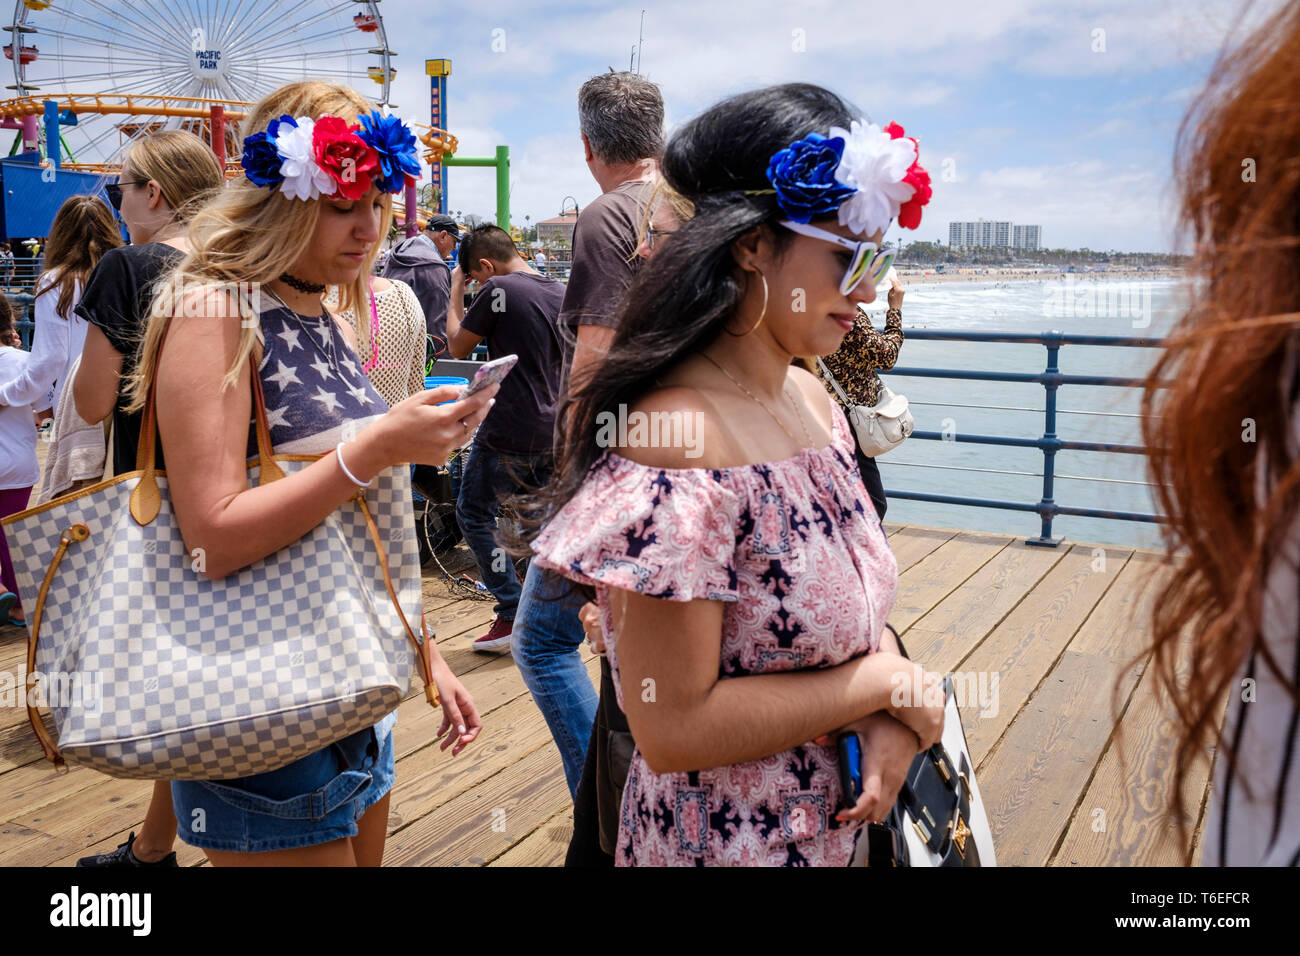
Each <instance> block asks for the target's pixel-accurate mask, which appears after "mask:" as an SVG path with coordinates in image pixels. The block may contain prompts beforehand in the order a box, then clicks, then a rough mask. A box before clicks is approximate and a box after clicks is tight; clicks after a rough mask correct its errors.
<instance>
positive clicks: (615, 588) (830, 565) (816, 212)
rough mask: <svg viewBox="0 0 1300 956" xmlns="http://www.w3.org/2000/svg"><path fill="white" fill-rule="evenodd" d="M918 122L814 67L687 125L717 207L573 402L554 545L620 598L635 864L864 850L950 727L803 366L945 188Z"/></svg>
mask: <svg viewBox="0 0 1300 956" xmlns="http://www.w3.org/2000/svg"><path fill="white" fill-rule="evenodd" d="M893 129H896V130H897V127H893ZM901 133H902V131H901V130H897V134H891V133H890V132H887V131H883V130H881V129H880V128H879V127H876V126H874V125H872V124H870V123H867V122H866V121H865V120H863V121H858V120H854V119H853V114H852V113H851V112H850V111H849V109H848V107H847V106H846V105H845V104H844V103H843V101H841V100H840V99H839V97H837V96H835V95H834V94H833V93H830V92H828V91H826V90H824V89H821V88H819V87H816V86H810V85H805V84H791V85H786V86H778V87H772V88H768V89H763V90H757V91H754V92H751V93H745V94H741V95H739V96H736V97H733V98H731V99H729V100H726V101H724V102H723V103H721V104H719V105H717V106H715V107H714V108H712V109H710V110H708V111H706V112H705V113H704V114H702V115H701V116H699V117H697V118H696V119H695V120H693V121H691V122H690V123H688V124H687V125H686V126H685V127H684V128H683V129H682V130H680V131H679V132H678V133H677V134H676V135H675V136H674V137H673V139H672V141H671V142H670V143H669V144H668V147H667V150H666V152H665V154H664V160H663V165H662V170H663V174H664V177H665V179H666V180H667V182H668V184H669V185H670V186H671V187H672V188H673V189H674V190H676V191H677V192H678V193H680V194H681V195H682V196H683V197H685V198H686V199H687V200H689V201H690V202H691V203H692V204H693V205H694V208H695V217H694V218H693V219H691V220H690V221H688V222H685V223H683V224H682V225H681V226H680V227H679V228H678V229H677V230H676V232H675V233H674V235H673V237H672V240H671V241H669V242H665V243H664V244H663V247H662V249H657V250H656V252H655V255H654V257H653V258H652V259H650V260H649V262H648V263H647V264H646V265H645V266H644V267H643V268H642V269H641V270H640V273H639V275H638V278H637V279H636V281H635V283H634V285H633V288H632V291H631V292H630V293H629V295H628V297H627V299H626V303H625V305H624V307H623V310H622V314H621V316H620V318H619V322H618V324H617V332H616V333H615V336H614V339H613V344H612V347H611V349H610V352H609V354H608V355H607V356H606V358H605V359H604V361H603V362H602V363H600V365H599V366H597V367H596V368H595V371H594V373H593V374H592V375H591V376H590V378H589V379H588V381H587V382H586V383H585V384H584V385H583V387H582V388H580V389H579V390H578V392H577V393H576V394H575V395H574V396H573V397H572V399H571V400H569V401H567V402H566V403H565V405H564V407H563V409H562V411H561V412H560V414H561V415H562V416H564V417H565V418H566V420H567V423H568V427H567V429H566V430H565V434H564V435H563V437H562V440H561V441H560V443H559V447H558V449H557V462H556V472H555V478H554V480H553V481H552V483H551V484H550V485H549V486H548V487H547V489H545V491H544V492H543V494H542V495H541V496H539V498H537V499H535V500H534V501H533V502H531V505H532V508H531V509H530V511H529V513H530V514H531V517H532V519H533V522H534V526H535V527H536V526H541V527H542V530H541V531H540V533H538V534H537V535H536V537H535V539H534V540H533V542H532V547H533V550H534V551H535V552H536V554H537V560H538V561H539V562H541V563H542V564H544V565H546V566H547V567H550V568H552V569H554V570H556V571H558V572H559V573H561V574H564V575H566V576H568V577H570V578H571V579H573V580H574V581H576V582H579V583H580V584H583V585H589V586H594V588H595V591H596V602H597V605H598V607H599V609H600V613H601V623H602V627H603V631H604V633H605V635H606V648H607V653H608V656H609V661H610V665H611V668H612V671H613V676H614V683H615V689H616V692H617V695H618V698H619V705H620V706H621V707H622V708H623V710H624V711H625V712H626V714H627V718H628V723H629V725H630V727H631V729H632V734H633V736H634V738H635V739H636V743H637V749H636V752H635V753H634V755H633V757H632V764H631V768H630V770H629V773H628V778H627V785H626V788H625V790H624V795H623V803H622V815H621V822H620V827H619V843H618V853H617V862H618V863H619V864H622V865H656V864H660V865H662V864H681V865H727V864H731V865H735V864H749V865H801V864H817V865H844V864H846V863H847V862H848V861H849V859H850V858H851V856H852V853H853V848H854V844H855V842H856V839H857V834H858V830H859V828H860V826H861V823H862V821H864V820H868V819H880V818H882V817H883V816H884V815H885V814H886V813H887V812H888V810H889V808H890V806H891V805H892V803H893V799H894V795H895V794H896V793H897V790H898V786H899V784H901V781H902V776H903V773H904V772H905V770H906V768H907V766H908V764H909V763H910V761H911V759H912V757H913V756H914V755H915V753H916V752H917V750H918V747H925V746H929V745H930V744H931V743H933V742H934V741H935V740H936V739H937V738H938V736H939V733H940V731H941V729H942V723H943V713H942V707H941V706H939V705H938V704H936V703H934V700H935V697H936V696H938V697H939V698H940V699H941V698H942V695H941V694H938V695H935V694H934V693H931V694H928V695H927V694H925V693H924V690H925V689H926V688H935V687H937V683H938V676H937V675H934V674H929V673H926V672H925V671H923V670H922V669H921V668H919V667H917V666H916V665H913V664H911V663H910V662H909V661H907V660H906V659H905V658H904V657H902V656H901V655H900V654H899V650H900V648H899V647H898V645H897V643H896V641H895V639H894V638H893V637H892V636H891V635H890V634H888V633H886V628H885V619H886V616H887V615H888V613H889V609H890V606H891V605H892V603H893V596H894V591H895V588H896V584H897V565H896V563H895V562H894V559H893V555H892V554H891V553H890V550H889V547H888V545H887V544H886V542H885V537H884V534H883V532H882V531H881V529H880V526H879V523H878V521H877V520H876V518H875V516H874V514H872V513H871V511H870V504H869V502H867V501H864V498H865V494H864V492H863V488H862V483H861V480H860V479H859V477H858V472H857V469H856V468H855V467H854V464H853V439H852V436H851V434H850V430H849V425H848V423H847V421H846V420H845V419H844V416H843V414H842V413H841V412H839V410H838V409H836V408H835V407H834V406H833V404H832V403H831V402H830V401H829V400H828V398H827V396H826V393H825V391H824V390H823V389H822V387H821V385H820V384H819V383H818V381H817V379H816V378H814V377H813V376H812V375H810V374H809V373H807V372H806V371H805V370H803V369H801V368H795V367H792V366H791V362H792V360H793V358H794V357H795V356H810V355H822V354H826V353H829V352H832V351H834V350H835V348H836V347H837V346H838V345H839V343H840V340H841V339H842V338H843V337H844V334H845V333H846V332H847V331H848V329H849V328H851V327H852V324H853V317H854V311H855V307H856V304H857V303H859V302H870V301H872V300H873V299H874V297H875V287H874V283H875V282H876V281H878V280H879V278H880V275H881V274H882V273H883V271H884V268H883V266H887V263H888V260H887V257H884V256H881V255H880V243H881V239H882V236H883V232H884V230H885V228H886V227H887V226H888V224H889V222H890V221H891V220H892V219H893V218H896V217H899V216H900V215H903V214H906V215H907V216H908V217H909V218H914V219H919V206H920V205H922V204H924V202H925V201H926V200H927V199H928V198H929V197H928V192H929V187H928V177H926V176H925V173H924V170H922V169H921V168H920V167H919V166H918V165H917V163H916V144H915V141H914V140H910V139H907V138H905V137H902V136H901ZM922 177H924V182H923V179H922ZM923 184H924V189H922V188H921V186H922V185H923ZM913 203H915V204H916V205H915V206H913V205H912V204H913ZM913 213H916V215H915V216H913V215H912V214H913ZM620 420H621V422H622V424H618V423H619V422H620ZM647 423H651V427H650V428H649V429H647V427H646V425H647ZM898 677H901V679H902V680H903V681H904V682H905V683H906V684H907V685H908V687H909V688H910V689H911V691H914V692H909V693H908V694H907V695H904V696H905V697H906V700H904V701H903V702H902V703H903V704H904V705H905V706H895V705H894V704H893V702H891V696H896V695H891V690H892V689H893V688H894V687H895V686H896V685H897V683H898V679H897V678H898ZM913 702H914V703H915V704H916V706H906V704H910V703H913ZM838 731H853V732H858V733H861V734H863V735H864V736H865V737H866V738H867V746H866V747H865V748H864V750H865V753H866V757H865V759H864V765H863V768H862V769H863V771H864V777H865V778H866V787H865V790H864V793H863V795H862V798H861V800H859V801H858V802H857V804H856V805H854V806H852V807H850V808H847V809H843V810H840V811H839V812H836V811H837V808H838V807H839V806H840V803H841V793H840V785H839V779H838V774H839V767H838V762H837V758H836V755H835V748H834V741H833V740H829V739H827V740H826V742H825V743H823V742H820V741H819V738H822V739H825V738H826V735H829V734H833V733H836V732H838Z"/></svg>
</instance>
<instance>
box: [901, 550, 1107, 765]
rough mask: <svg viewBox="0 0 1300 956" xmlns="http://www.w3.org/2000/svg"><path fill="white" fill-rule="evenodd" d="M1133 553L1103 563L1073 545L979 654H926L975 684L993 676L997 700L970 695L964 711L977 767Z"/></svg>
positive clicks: (933, 665)
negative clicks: (985, 700)
mask: <svg viewBox="0 0 1300 956" xmlns="http://www.w3.org/2000/svg"><path fill="white" fill-rule="evenodd" d="M1129 554H1130V552H1129V551H1128V550H1127V549H1109V550H1107V551H1106V552H1105V561H1104V563H1103V562H1101V561H1097V560H1096V558H1094V556H1093V554H1092V552H1091V551H1090V550H1087V549H1084V548H1081V547H1078V546H1076V547H1074V548H1072V549H1071V550H1070V552H1069V553H1068V554H1066V555H1063V556H1062V558H1061V560H1060V561H1058V562H1057V563H1056V564H1055V565H1054V566H1053V567H1052V569H1051V571H1049V572H1048V573H1047V575H1046V576H1044V577H1043V578H1042V580H1040V581H1039V582H1038V584H1037V585H1036V586H1035V588H1034V590H1033V592H1032V593H1030V594H1029V595H1028V596H1027V597H1026V598H1025V599H1024V600H1023V601H1021V602H1020V604H1018V605H1017V606H1016V608H1015V609H1014V610H1013V611H1012V612H1011V613H1010V614H1008V615H1007V616H1006V617H1005V618H1004V619H1003V620H1002V621H1001V623H999V624H998V626H997V627H995V628H994V629H993V631H992V633H991V634H989V635H988V636H987V637H986V638H985V639H984V640H983V642H981V644H980V645H979V647H977V648H976V649H975V650H974V651H972V652H970V653H969V654H966V653H964V652H963V653H962V654H961V656H960V657H958V659H957V660H953V659H952V656H950V654H949V653H948V652H947V651H945V652H943V653H940V654H939V655H938V656H937V658H936V659H934V660H929V659H925V658H922V661H923V663H925V664H926V666H927V667H931V668H934V669H938V670H943V671H957V670H960V671H961V672H962V673H963V674H965V675H967V678H966V679H967V681H969V675H970V674H975V675H976V683H977V684H978V681H979V680H980V676H979V675H982V674H987V675H989V676H988V678H987V679H986V681H985V685H986V686H987V687H988V688H989V690H990V692H991V693H990V695H989V696H990V698H991V702H992V705H991V706H989V705H987V704H986V705H981V704H980V703H979V702H978V701H969V700H965V701H963V702H962V703H963V705H964V706H962V708H961V715H962V726H963V727H964V728H965V730H966V743H967V745H968V746H969V747H970V753H971V759H973V760H974V761H975V766H976V769H977V770H978V769H979V767H980V765H981V763H982V762H983V760H984V758H985V757H986V755H987V754H988V752H989V751H990V750H991V749H992V747H993V744H994V743H995V742H996V741H997V739H998V738H999V737H1000V736H1001V735H1002V733H1003V732H1004V731H1005V730H1006V729H1007V727H1008V726H1009V725H1010V723H1011V721H1012V720H1013V719H1014V718H1015V716H1016V715H1017V714H1018V713H1019V712H1020V709H1021V708H1022V707H1023V706H1024V704H1025V702H1026V701H1028V700H1029V696H1030V694H1032V693H1033V691H1034V688H1036V687H1038V685H1039V684H1040V683H1041V682H1042V680H1043V678H1044V677H1045V676H1046V675H1047V673H1048V672H1049V671H1050V670H1051V669H1052V667H1053V666H1055V664H1056V661H1057V659H1058V658H1059V657H1060V655H1061V653H1062V652H1063V651H1064V650H1065V648H1066V646H1067V645H1068V644H1069V643H1070V640H1071V639H1072V638H1073V637H1074V634H1075V632H1076V631H1077V630H1078V629H1079V628H1080V627H1081V626H1082V625H1083V622H1084V621H1085V620H1087V618H1088V616H1089V615H1090V614H1091V613H1092V610H1093V608H1094V607H1095V606H1096V605H1097V602H1098V601H1100V600H1101V598H1102V595H1104V594H1105V593H1106V591H1107V589H1109V588H1110V587H1111V585H1113V584H1114V583H1115V581H1116V579H1117V578H1118V576H1119V573H1120V571H1121V570H1122V569H1123V567H1124V564H1125V562H1126V561H1127V560H1128V557H1129ZM909 636H910V632H909ZM908 650H909V651H910V650H911V648H910V647H909V648H908ZM953 650H959V649H957V648H953ZM995 675H996V681H997V683H996V688H995V685H994V680H995ZM968 686H969V684H968ZM993 691H996V692H995V693H994V692H993Z"/></svg>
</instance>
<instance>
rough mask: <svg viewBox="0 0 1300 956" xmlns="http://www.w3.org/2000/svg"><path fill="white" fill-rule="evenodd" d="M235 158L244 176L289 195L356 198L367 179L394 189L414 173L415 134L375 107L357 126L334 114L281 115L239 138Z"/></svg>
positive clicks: (367, 184)
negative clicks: (241, 145) (240, 150)
mask: <svg viewBox="0 0 1300 956" xmlns="http://www.w3.org/2000/svg"><path fill="white" fill-rule="evenodd" d="M239 162H240V165H241V166H243V167H244V174H245V175H246V176H247V177H248V179H249V181H250V182H252V183H254V184H256V185H258V186H270V187H271V188H273V189H275V188H278V189H279V190H280V191H281V192H282V193H284V195H285V196H286V197H287V198H289V199H303V200H306V199H318V198H319V197H321V196H336V195H337V196H341V197H342V198H344V199H352V200H356V199H360V198H361V197H362V196H364V195H365V194H366V192H367V191H369V189H370V187H371V186H372V185H373V186H375V187H376V188H378V189H379V190H380V191H381V192H389V193H397V192H401V191H402V189H403V188H404V187H405V186H406V184H407V181H408V180H411V181H413V180H416V179H419V178H420V161H419V159H418V158H417V153H416V146H415V134H413V133H412V132H411V130H410V128H409V127H408V126H407V125H406V124H405V123H403V122H402V121H401V120H400V119H398V118H397V117H396V116H384V115H383V114H382V113H380V112H379V111H378V110H372V111H371V112H370V113H368V114H366V115H364V116H362V117H361V124H360V125H359V126H348V124H347V123H346V122H345V121H344V120H342V119H340V118H339V117H337V116H322V117H320V118H318V119H315V120H313V119H311V118H310V117H307V116H299V117H298V118H297V119H294V118H293V117H292V116H281V117H280V118H279V119H277V120H272V121H271V125H270V126H268V127H267V128H266V129H265V130H263V131H262V132H260V133H254V134H253V135H252V136H249V137H247V138H245V139H244V154H243V156H241V157H240V160H239Z"/></svg>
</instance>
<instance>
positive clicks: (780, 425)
mask: <svg viewBox="0 0 1300 956" xmlns="http://www.w3.org/2000/svg"><path fill="white" fill-rule="evenodd" d="M700 355H702V356H704V357H705V358H706V359H708V360H709V361H710V362H712V363H713V366H714V367H715V368H716V369H717V370H718V371H719V372H721V373H722V374H723V375H725V376H727V378H729V379H731V381H732V382H733V383H734V384H735V386H736V388H738V389H740V390H741V391H742V392H744V393H745V394H746V395H748V396H749V397H750V398H752V399H753V400H754V401H755V402H757V403H758V405H759V407H761V408H762V409H763V411H765V412H767V414H768V415H769V416H771V418H772V421H774V422H776V425H777V427H778V428H780V429H781V431H783V432H785V433H786V434H787V435H789V437H790V440H791V441H792V442H794V443H795V444H796V445H797V444H799V439H797V438H795V437H794V435H792V434H790V429H788V428H786V427H785V425H784V423H782V421H781V419H779V418H777V417H776V412H774V411H772V409H770V408H768V407H767V404H766V403H765V402H764V401H763V400H762V399H761V398H759V397H758V396H757V395H755V394H754V393H753V392H751V391H750V390H749V389H747V388H745V386H744V385H742V384H740V382H739V381H738V380H737V379H736V376H734V375H732V374H731V373H730V372H728V371H727V370H726V369H725V368H723V367H722V366H721V365H719V364H718V363H717V361H716V360H714V359H713V357H712V356H710V355H709V354H707V353H706V352H701V353H700ZM781 394H782V395H784V396H785V397H786V400H787V401H789V402H790V404H791V405H794V413H795V414H796V415H798V416H799V427H800V428H802V429H803V437H804V439H805V440H806V441H807V443H808V444H807V446H805V447H811V446H812V436H811V435H809V434H808V426H807V425H806V424H804V420H803V412H801V411H799V406H798V405H797V404H796V403H795V400H794V399H792V398H790V393H789V392H787V391H786V390H785V386H784V385H782V386H781Z"/></svg>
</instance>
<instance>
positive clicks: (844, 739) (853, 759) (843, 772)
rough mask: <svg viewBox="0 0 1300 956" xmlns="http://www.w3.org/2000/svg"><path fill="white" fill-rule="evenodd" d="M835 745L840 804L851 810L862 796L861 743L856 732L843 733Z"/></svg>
mask: <svg viewBox="0 0 1300 956" xmlns="http://www.w3.org/2000/svg"><path fill="white" fill-rule="evenodd" d="M835 745H836V749H837V750H838V751H839V755H840V794H841V806H842V807H843V808H844V809H845V810H852V809H853V808H854V807H855V806H857V803H858V798H859V797H861V796H862V744H861V741H859V740H858V735H857V734H856V733H845V734H840V736H839V738H838V739H837V740H836V741H835Z"/></svg>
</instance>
